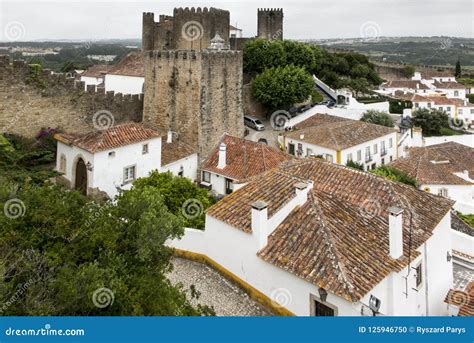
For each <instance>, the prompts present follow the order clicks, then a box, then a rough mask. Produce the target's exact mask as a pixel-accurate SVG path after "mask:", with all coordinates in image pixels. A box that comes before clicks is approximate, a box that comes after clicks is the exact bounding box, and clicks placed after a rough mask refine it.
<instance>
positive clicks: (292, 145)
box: [288, 143, 295, 156]
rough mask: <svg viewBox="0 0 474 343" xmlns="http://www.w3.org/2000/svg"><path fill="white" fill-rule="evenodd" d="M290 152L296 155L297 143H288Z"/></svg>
mask: <svg viewBox="0 0 474 343" xmlns="http://www.w3.org/2000/svg"><path fill="white" fill-rule="evenodd" d="M288 153H289V154H290V155H293V156H295V145H294V144H293V143H290V144H288Z"/></svg>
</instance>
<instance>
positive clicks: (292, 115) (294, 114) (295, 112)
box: [288, 106, 298, 118]
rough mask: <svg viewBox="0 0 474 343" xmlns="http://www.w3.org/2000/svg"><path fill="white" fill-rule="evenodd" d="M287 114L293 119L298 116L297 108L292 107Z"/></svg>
mask: <svg viewBox="0 0 474 343" xmlns="http://www.w3.org/2000/svg"><path fill="white" fill-rule="evenodd" d="M288 113H289V114H290V116H291V118H294V117H296V116H297V115H298V107H295V106H292V107H290V109H289V110H288Z"/></svg>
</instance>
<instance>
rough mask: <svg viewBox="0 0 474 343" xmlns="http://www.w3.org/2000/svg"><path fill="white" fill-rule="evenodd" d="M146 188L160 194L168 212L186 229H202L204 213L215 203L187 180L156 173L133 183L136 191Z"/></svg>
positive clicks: (206, 192) (204, 192)
mask: <svg viewBox="0 0 474 343" xmlns="http://www.w3.org/2000/svg"><path fill="white" fill-rule="evenodd" d="M147 187H152V188H153V189H154V190H155V192H157V193H158V194H161V196H162V197H163V199H164V203H165V205H166V207H167V208H168V210H169V211H170V212H171V213H173V214H174V215H175V216H177V217H178V218H180V220H182V221H183V223H184V225H185V226H186V227H191V228H196V229H204V224H205V214H204V211H205V210H206V209H207V208H208V207H209V206H211V205H213V204H214V203H215V199H214V198H213V197H212V196H210V195H209V193H208V191H207V190H205V189H203V188H200V187H198V186H196V185H195V184H194V183H193V182H192V181H191V180H189V179H188V178H185V177H178V176H173V174H171V173H170V172H167V173H159V172H157V171H154V172H152V173H151V174H150V175H149V176H148V177H145V178H141V179H138V180H136V181H135V182H134V183H133V188H134V189H136V190H141V189H144V188H147Z"/></svg>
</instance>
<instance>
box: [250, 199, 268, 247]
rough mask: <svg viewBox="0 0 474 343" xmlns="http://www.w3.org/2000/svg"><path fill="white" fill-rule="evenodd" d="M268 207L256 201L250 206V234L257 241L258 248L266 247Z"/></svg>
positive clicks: (264, 203)
mask: <svg viewBox="0 0 474 343" xmlns="http://www.w3.org/2000/svg"><path fill="white" fill-rule="evenodd" d="M267 207H268V205H267V203H266V202H265V201H256V202H254V203H253V204H252V234H253V235H255V237H256V238H257V239H258V248H259V249H262V248H263V247H265V246H266V245H267V238H268V235H267V230H268V209H267Z"/></svg>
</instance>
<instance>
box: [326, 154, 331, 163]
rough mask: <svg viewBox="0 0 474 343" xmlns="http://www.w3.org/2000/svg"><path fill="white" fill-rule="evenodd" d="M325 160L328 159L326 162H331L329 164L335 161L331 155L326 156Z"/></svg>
mask: <svg viewBox="0 0 474 343" xmlns="http://www.w3.org/2000/svg"><path fill="white" fill-rule="evenodd" d="M325 158H326V161H329V162H332V161H333V160H332V155H330V154H326V157H325Z"/></svg>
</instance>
